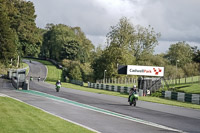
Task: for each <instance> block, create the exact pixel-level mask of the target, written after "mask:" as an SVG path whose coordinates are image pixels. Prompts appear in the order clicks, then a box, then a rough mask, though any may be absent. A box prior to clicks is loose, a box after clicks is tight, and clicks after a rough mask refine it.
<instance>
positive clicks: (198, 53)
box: [192, 46, 200, 63]
mask: <svg viewBox="0 0 200 133" xmlns="http://www.w3.org/2000/svg"><path fill="white" fill-rule="evenodd" d="M192 51H193V59H192V60H193V61H194V62H197V63H200V50H199V49H198V48H197V46H194V47H192Z"/></svg>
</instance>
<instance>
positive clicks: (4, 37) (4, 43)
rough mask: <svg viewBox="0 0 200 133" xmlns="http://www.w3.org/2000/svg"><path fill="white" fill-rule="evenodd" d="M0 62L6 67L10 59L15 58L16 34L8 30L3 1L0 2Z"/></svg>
mask: <svg viewBox="0 0 200 133" xmlns="http://www.w3.org/2000/svg"><path fill="white" fill-rule="evenodd" d="M0 7H1V8H0V16H1V19H0V60H1V61H2V62H3V63H4V64H5V65H8V63H9V61H10V60H11V59H14V58H16V52H17V51H16V44H15V38H16V34H15V33H14V32H13V30H12V29H11V28H10V20H9V17H8V8H7V5H6V1H5V0H0Z"/></svg>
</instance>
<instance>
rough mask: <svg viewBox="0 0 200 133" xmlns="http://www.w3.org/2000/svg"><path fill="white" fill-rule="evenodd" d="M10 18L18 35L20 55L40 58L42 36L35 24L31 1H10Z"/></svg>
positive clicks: (12, 26) (8, 2)
mask: <svg viewBox="0 0 200 133" xmlns="http://www.w3.org/2000/svg"><path fill="white" fill-rule="evenodd" d="M7 4H8V5H9V14H8V16H9V18H10V24H11V26H10V27H11V28H12V29H13V30H14V31H15V33H16V34H17V38H18V39H16V41H17V42H18V54H20V55H21V56H36V57H37V56H38V54H39V53H40V46H41V43H42V36H41V34H40V31H39V29H38V28H37V27H36V24H35V19H36V15H35V9H34V5H33V3H32V2H30V1H25V0H9V1H7Z"/></svg>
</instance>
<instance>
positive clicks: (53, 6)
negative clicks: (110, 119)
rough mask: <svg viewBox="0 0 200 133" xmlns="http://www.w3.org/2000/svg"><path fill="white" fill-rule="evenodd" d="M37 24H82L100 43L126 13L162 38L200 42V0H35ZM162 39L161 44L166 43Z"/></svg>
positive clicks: (135, 22) (84, 30) (41, 25)
mask: <svg viewBox="0 0 200 133" xmlns="http://www.w3.org/2000/svg"><path fill="white" fill-rule="evenodd" d="M31 1H33V3H34V5H35V8H36V14H37V16H38V17H37V21H36V23H37V25H38V26H39V27H42V28H44V27H45V25H46V24H47V23H54V24H58V23H63V24H66V25H69V26H72V27H74V26H79V27H81V29H82V30H83V32H85V34H86V35H87V37H88V38H89V39H90V40H91V41H92V42H93V43H94V44H96V45H98V44H103V45H104V44H105V39H106V34H107V33H108V32H109V30H110V26H113V25H116V24H117V23H118V21H119V19H120V18H121V17H122V16H126V17H127V18H129V19H130V20H131V21H132V23H133V24H134V25H136V24H140V25H142V26H144V27H147V26H148V25H151V26H152V27H153V28H154V29H155V30H156V32H160V33H161V38H160V42H163V41H166V42H167V43H168V45H169V42H176V41H188V42H197V43H195V44H197V45H198V44H200V36H199V35H200V15H199V12H200V8H199V7H200V0H109V1H108V0H31ZM164 44H165V43H161V44H160V46H166V44H165V45H164Z"/></svg>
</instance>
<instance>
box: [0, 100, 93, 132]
mask: <svg viewBox="0 0 200 133" xmlns="http://www.w3.org/2000/svg"><path fill="white" fill-rule="evenodd" d="M0 132H1V133H83V132H84V133H91V132H92V131H90V130H87V129H85V128H83V127H80V126H77V125H75V124H72V123H70V122H67V121H65V120H63V119H60V118H58V117H56V116H53V115H50V114H48V113H46V112H43V111H42V110H40V109H37V108H34V107H32V106H29V105H27V104H24V103H22V102H19V101H16V100H13V99H11V98H8V97H0Z"/></svg>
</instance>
